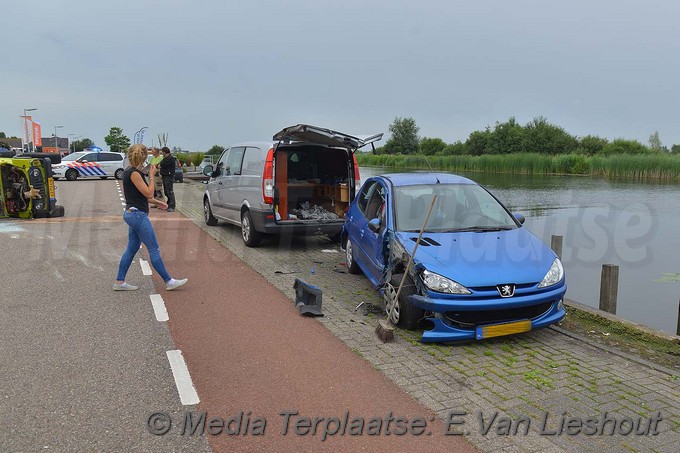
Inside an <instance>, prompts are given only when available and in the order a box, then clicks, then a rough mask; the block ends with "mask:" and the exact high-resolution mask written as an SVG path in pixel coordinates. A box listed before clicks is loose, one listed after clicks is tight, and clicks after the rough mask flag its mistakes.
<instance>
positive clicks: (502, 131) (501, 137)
mask: <svg viewBox="0 0 680 453" xmlns="http://www.w3.org/2000/svg"><path fill="white" fill-rule="evenodd" d="M523 137H524V128H523V127H522V126H521V125H519V124H518V123H517V121H516V120H515V118H514V117H510V119H508V121H506V122H505V123H496V126H495V127H494V129H493V132H491V134H490V135H489V138H488V141H487V146H486V152H487V153H489V154H509V153H519V152H521V151H522V145H523V144H522V142H523Z"/></svg>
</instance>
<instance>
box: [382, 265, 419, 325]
mask: <svg viewBox="0 0 680 453" xmlns="http://www.w3.org/2000/svg"><path fill="white" fill-rule="evenodd" d="M403 276H404V274H394V275H393V276H392V279H391V280H390V283H389V284H388V285H387V286H386V287H385V295H384V297H385V312H386V313H387V315H388V316H389V315H390V310H391V307H392V303H391V300H393V299H394V296H395V295H396V293H397V291H398V290H399V285H400V284H401V279H402V277H403ZM413 294H416V285H415V283H413V279H411V277H410V276H408V275H407V276H406V278H405V280H404V285H403V286H402V288H401V292H400V293H399V299H398V300H397V305H396V307H395V308H394V310H392V319H391V321H392V324H395V325H397V326H399V327H403V328H404V329H406V330H416V329H417V328H418V323H419V322H420V320H421V319H423V315H424V314H425V312H424V310H422V309H420V308H418V307H416V306H415V305H413V304H412V303H411V301H409V300H408V297H409V296H411V295H413Z"/></svg>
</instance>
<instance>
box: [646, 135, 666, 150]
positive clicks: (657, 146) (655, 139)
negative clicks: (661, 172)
mask: <svg viewBox="0 0 680 453" xmlns="http://www.w3.org/2000/svg"><path fill="white" fill-rule="evenodd" d="M649 147H650V149H652V150H654V151H661V150H662V149H663V145H662V144H661V139H660V138H659V131H654V133H653V134H652V135H650V136H649Z"/></svg>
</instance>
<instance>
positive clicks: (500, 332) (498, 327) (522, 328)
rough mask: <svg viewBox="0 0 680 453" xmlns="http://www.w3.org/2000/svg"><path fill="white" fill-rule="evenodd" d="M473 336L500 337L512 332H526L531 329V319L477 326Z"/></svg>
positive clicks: (478, 337)
mask: <svg viewBox="0 0 680 453" xmlns="http://www.w3.org/2000/svg"><path fill="white" fill-rule="evenodd" d="M475 330H476V332H475V338H476V339H477V340H481V339H483V338H493V337H502V336H504V335H512V334H514V333H522V332H528V331H530V330H531V320H529V319H525V320H523V321H517V322H508V323H505V324H494V325H491V326H479V327H477V329H475Z"/></svg>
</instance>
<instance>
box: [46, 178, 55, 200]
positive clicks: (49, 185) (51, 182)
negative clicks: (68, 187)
mask: <svg viewBox="0 0 680 453" xmlns="http://www.w3.org/2000/svg"><path fill="white" fill-rule="evenodd" d="M47 186H48V187H49V190H50V198H54V179H52V178H47Z"/></svg>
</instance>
